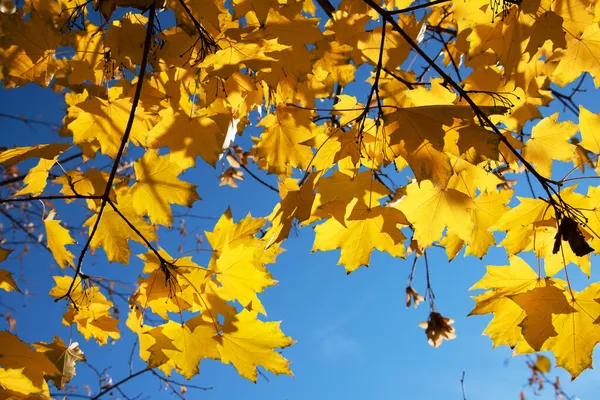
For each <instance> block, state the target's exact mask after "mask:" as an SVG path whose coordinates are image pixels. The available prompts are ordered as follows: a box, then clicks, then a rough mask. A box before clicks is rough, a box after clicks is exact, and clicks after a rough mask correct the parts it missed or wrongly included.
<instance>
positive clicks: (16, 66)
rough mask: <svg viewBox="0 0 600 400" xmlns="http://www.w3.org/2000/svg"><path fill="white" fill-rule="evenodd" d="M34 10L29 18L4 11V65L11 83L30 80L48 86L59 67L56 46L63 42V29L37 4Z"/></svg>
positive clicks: (0, 61) (0, 49) (0, 45)
mask: <svg viewBox="0 0 600 400" xmlns="http://www.w3.org/2000/svg"><path fill="white" fill-rule="evenodd" d="M30 11H31V12H30V13H29V14H28V16H27V18H24V17H23V16H22V15H20V14H17V13H15V14H13V15H5V14H2V16H3V18H2V22H1V23H2V32H3V33H4V34H3V37H2V39H0V65H1V66H2V69H1V72H2V73H3V75H4V85H5V86H8V87H14V86H23V85H25V84H26V83H28V82H36V83H38V84H40V85H42V86H43V87H46V86H48V85H49V84H50V82H51V81H52V78H53V77H54V73H55V72H56V71H57V69H58V66H57V62H56V48H57V47H59V46H60V44H61V42H62V35H61V32H60V30H59V29H58V28H56V27H54V26H52V25H51V24H49V23H48V22H47V21H46V20H45V18H44V16H43V15H41V14H40V13H39V12H37V10H36V9H35V8H33V9H31V10H30ZM7 39H8V40H7Z"/></svg>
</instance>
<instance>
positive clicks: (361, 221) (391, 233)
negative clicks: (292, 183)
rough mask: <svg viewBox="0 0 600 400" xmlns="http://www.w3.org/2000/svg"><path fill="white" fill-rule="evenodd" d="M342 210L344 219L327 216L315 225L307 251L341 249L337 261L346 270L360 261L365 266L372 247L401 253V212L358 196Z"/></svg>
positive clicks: (395, 253)
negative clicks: (362, 200) (368, 203)
mask: <svg viewBox="0 0 600 400" xmlns="http://www.w3.org/2000/svg"><path fill="white" fill-rule="evenodd" d="M344 209H345V210H346V214H345V218H344V223H343V224H342V223H340V222H338V221H337V220H336V219H334V218H330V219H328V220H327V221H325V223H323V224H320V225H317V226H316V227H315V232H316V236H315V242H314V245H313V248H312V250H311V251H317V250H320V251H327V250H334V249H341V254H340V259H339V262H338V264H341V265H343V266H344V268H346V272H347V273H350V272H352V271H354V270H356V269H357V268H358V267H360V266H361V265H365V266H368V265H369V259H370V257H371V252H372V251H373V249H378V250H380V251H385V252H387V253H389V254H391V255H392V256H395V257H404V245H403V242H404V240H405V239H406V238H405V237H404V235H403V234H402V232H401V231H400V228H401V227H403V226H405V225H406V224H407V221H406V218H405V217H404V215H403V214H402V213H401V212H400V211H398V210H396V209H394V208H391V207H381V206H376V207H368V206H367V205H366V204H363V203H361V202H360V201H359V200H358V199H355V200H353V201H352V202H351V203H350V204H348V206H347V207H346V206H344Z"/></svg>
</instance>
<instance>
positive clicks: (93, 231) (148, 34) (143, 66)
mask: <svg viewBox="0 0 600 400" xmlns="http://www.w3.org/2000/svg"><path fill="white" fill-rule="evenodd" d="M155 15H156V2H152V4H151V5H150V7H149V16H148V25H147V27H146V38H145V39H144V50H143V53H142V61H141V64H140V73H139V77H138V81H137V85H136V88H135V94H134V97H133V102H132V104H131V111H130V112H129V119H128V120H127V126H126V127H125V133H124V134H123V138H122V139H121V145H120V147H119V151H118V152H117V156H116V157H115V161H114V163H113V166H112V170H111V171H110V175H109V177H108V181H107V182H106V188H105V189H104V194H103V195H102V202H101V203H100V208H99V211H98V217H97V218H96V221H95V222H94V225H93V227H92V229H91V231H90V236H89V237H88V239H87V241H86V242H85V244H84V246H83V249H82V250H81V253H80V254H79V259H78V260H77V268H76V269H75V276H74V277H73V280H72V281H71V285H70V286H69V289H68V290H67V293H66V294H65V295H63V296H61V297H59V298H57V299H56V300H55V301H59V300H61V299H64V298H66V297H68V298H69V299H71V291H72V290H73V286H75V282H76V278H77V276H78V275H79V274H80V273H81V267H82V264H83V259H84V257H85V255H86V253H87V251H88V249H89V247H90V245H91V243H92V239H93V238H94V235H95V234H96V231H97V230H98V226H99V225H100V220H101V219H102V214H103V213H104V209H105V208H106V204H107V203H108V202H109V200H110V189H111V188H112V185H113V183H114V180H115V176H116V174H117V170H118V169H119V162H120V160H121V157H123V152H124V151H125V147H127V143H129V135H130V134H131V129H132V128H133V122H134V121H135V111H136V109H137V106H138V103H139V101H140V96H141V94H142V86H143V85H144V77H145V75H146V67H147V66H148V55H149V54H150V47H151V45H152V33H153V30H154V17H155ZM71 301H72V299H71Z"/></svg>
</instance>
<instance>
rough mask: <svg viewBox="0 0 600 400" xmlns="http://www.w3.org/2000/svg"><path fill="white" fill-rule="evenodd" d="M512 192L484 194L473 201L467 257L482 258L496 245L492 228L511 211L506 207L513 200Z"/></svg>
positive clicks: (466, 250)
mask: <svg viewBox="0 0 600 400" xmlns="http://www.w3.org/2000/svg"><path fill="white" fill-rule="evenodd" d="M512 194H513V193H512V190H502V191H495V192H490V193H482V194H480V195H479V196H478V197H477V198H475V199H474V200H473V205H474V206H475V207H474V208H473V209H472V210H471V220H472V221H473V231H472V233H471V238H470V240H469V244H468V245H467V248H466V249H465V255H468V254H472V255H474V256H476V257H479V258H482V257H483V256H484V255H485V254H486V253H487V251H488V248H489V247H490V246H492V245H493V244H495V243H496V240H495V239H494V235H493V234H492V232H491V231H490V228H491V227H492V225H494V223H495V222H496V221H497V220H498V218H500V217H501V216H502V215H503V214H504V213H506V212H507V211H508V210H510V208H509V207H507V206H506V205H507V204H508V202H509V201H510V199H511V198H512Z"/></svg>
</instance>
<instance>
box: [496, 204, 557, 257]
mask: <svg viewBox="0 0 600 400" xmlns="http://www.w3.org/2000/svg"><path fill="white" fill-rule="evenodd" d="M517 199H518V200H519V201H520V203H519V205H517V206H514V207H513V208H511V209H510V210H509V211H508V212H506V213H504V214H503V215H501V216H500V218H498V220H497V221H496V222H495V223H494V224H493V225H492V229H493V230H498V231H505V232H507V235H506V237H505V238H504V239H503V240H502V242H500V246H503V247H504V248H505V249H506V251H507V252H508V253H509V254H517V253H519V252H521V251H523V249H525V248H526V247H527V245H529V243H531V240H532V236H533V232H534V229H533V224H534V223H539V222H541V221H547V220H552V219H553V218H554V210H553V209H552V207H550V206H549V205H548V203H546V202H545V201H543V200H540V199H530V198H525V197H517Z"/></svg>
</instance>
